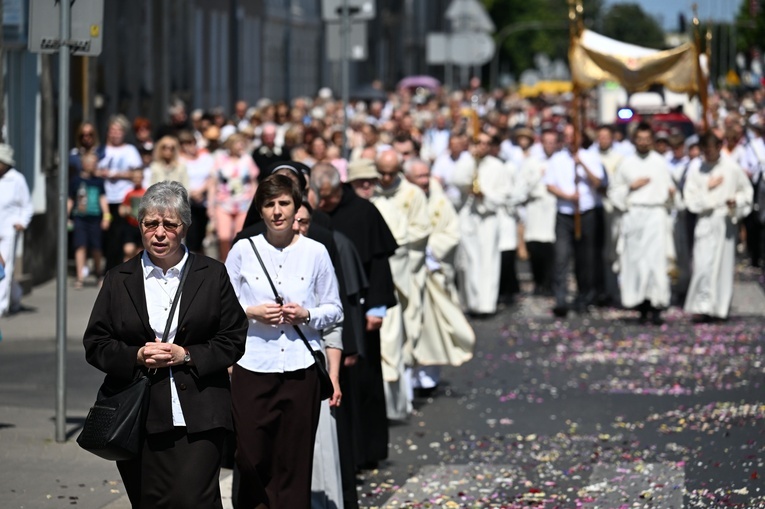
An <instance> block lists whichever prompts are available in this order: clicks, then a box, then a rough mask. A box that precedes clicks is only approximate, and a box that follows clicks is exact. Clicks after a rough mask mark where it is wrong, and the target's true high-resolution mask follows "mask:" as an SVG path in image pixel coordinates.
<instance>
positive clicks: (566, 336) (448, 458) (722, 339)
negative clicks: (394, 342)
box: [360, 290, 765, 509]
mask: <svg viewBox="0 0 765 509" xmlns="http://www.w3.org/2000/svg"><path fill="white" fill-rule="evenodd" d="M758 292H759V293H758ZM752 299H760V300H759V301H758V307H759V310H760V313H759V315H750V316H738V317H733V318H732V319H731V320H729V321H728V322H725V323H719V324H711V325H695V324H692V323H691V322H690V320H689V317H687V316H685V315H683V314H682V313H681V312H680V311H679V310H671V311H670V312H668V313H667V317H666V323H665V325H663V326H661V327H655V326H645V325H639V324H638V323H637V322H636V320H635V315H634V314H633V313H631V312H628V311H618V310H605V311H599V310H596V311H594V312H593V313H592V314H591V315H590V316H586V317H574V316H572V317H570V318H569V319H568V320H562V321H561V320H554V319H553V318H551V317H550V315H549V311H548V309H549V308H548V305H549V304H550V303H549V302H547V301H545V300H543V299H536V298H527V299H525V300H524V301H523V302H522V303H521V305H519V306H516V307H515V308H514V309H511V310H509V311H505V312H502V313H500V314H499V315H497V316H496V317H494V318H492V319H490V320H486V321H482V322H474V325H475V329H476V332H477V336H478V338H479V339H478V344H477V349H476V354H475V357H474V359H473V360H472V361H470V362H469V363H467V364H466V365H464V366H462V367H460V368H450V369H447V370H446V371H445V373H444V384H443V387H442V388H441V389H440V390H439V391H438V392H437V394H436V395H435V396H434V397H432V398H429V399H427V400H418V401H417V405H416V406H417V411H416V413H415V415H413V416H412V417H411V419H410V420H409V421H408V422H406V423H402V424H399V425H396V426H393V427H392V428H391V448H390V457H389V460H388V461H386V462H384V463H383V464H381V465H380V468H379V469H378V470H374V471H369V472H366V473H365V474H364V476H363V477H364V483H363V484H362V485H361V486H360V495H361V503H362V505H363V506H364V507H454V508H457V507H505V508H515V507H518V508H520V507H544V508H553V507H561V508H563V507H585V508H592V509H594V508H636V507H641V508H642V507H645V508H649V507H650V508H673V507H677V508H679V507H709V508H713V507H714V508H718V507H740V508H754V507H765V485H764V484H763V480H762V476H765V455H763V447H765V437H764V436H763V433H764V432H765V426H763V418H764V417H765V398H763V382H765V369H764V366H763V360H764V359H763V355H762V353H763V348H764V347H765V332H763V319H762V312H764V311H765V306H763V301H762V300H761V299H762V293H761V290H758V291H753V293H752V295H751V296H749V297H747V300H749V301H750V303H751V300H752ZM753 309H757V307H754V308H753Z"/></svg>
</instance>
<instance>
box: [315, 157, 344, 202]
mask: <svg viewBox="0 0 765 509" xmlns="http://www.w3.org/2000/svg"><path fill="white" fill-rule="evenodd" d="M342 183H343V181H342V180H341V179H340V172H339V171H337V168H335V167H334V166H332V165H331V164H329V163H317V164H316V165H314V167H313V168H311V189H313V190H314V192H315V193H316V194H317V195H318V194H319V190H321V188H322V187H323V186H325V185H327V184H329V187H330V188H332V189H337V188H338V187H340V185H341V184H342Z"/></svg>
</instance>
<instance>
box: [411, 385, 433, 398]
mask: <svg viewBox="0 0 765 509" xmlns="http://www.w3.org/2000/svg"><path fill="white" fill-rule="evenodd" d="M437 390H438V386H436V387H428V388H427V389H426V388H424V387H418V388H416V389H414V397H415V398H422V399H427V398H430V397H432V396H433V395H434V394H435V393H436V391H437Z"/></svg>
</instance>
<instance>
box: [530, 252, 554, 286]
mask: <svg viewBox="0 0 765 509" xmlns="http://www.w3.org/2000/svg"><path fill="white" fill-rule="evenodd" d="M526 249H528V251H529V264H530V265H531V275H532V277H533V278H534V291H535V292H536V293H541V294H552V289H553V273H554V271H555V244H554V243H552V242H536V241H530V242H526Z"/></svg>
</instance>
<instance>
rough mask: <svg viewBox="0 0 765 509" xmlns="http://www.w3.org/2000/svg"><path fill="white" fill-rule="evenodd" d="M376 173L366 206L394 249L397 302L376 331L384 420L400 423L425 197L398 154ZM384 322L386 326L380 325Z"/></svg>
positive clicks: (406, 401)
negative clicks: (382, 223) (391, 238)
mask: <svg viewBox="0 0 765 509" xmlns="http://www.w3.org/2000/svg"><path fill="white" fill-rule="evenodd" d="M375 164H376V168H377V172H378V174H379V175H380V178H379V181H378V184H377V185H376V186H375V190H374V195H373V197H372V200H371V201H372V203H374V205H375V206H376V207H377V209H378V210H379V211H380V213H381V214H382V216H383V218H384V219H385V222H386V223H387V224H388V227H389V228H390V230H391V232H392V233H393V236H394V237H395V239H396V242H397V243H398V245H399V248H398V249H397V250H396V252H395V254H394V255H393V256H392V257H390V258H389V261H390V265H391V273H392V275H393V283H394V285H395V286H396V293H397V295H398V299H399V305H398V306H396V307H397V308H399V309H398V310H397V309H394V310H392V311H391V310H389V314H390V316H388V314H386V319H385V320H383V326H382V328H381V329H380V346H381V351H382V362H383V380H384V381H385V391H386V392H385V394H386V402H387V408H388V418H389V419H395V420H403V419H405V418H406V417H407V416H408V415H409V414H410V413H411V411H412V399H413V393H412V387H411V383H410V381H411V367H412V365H413V364H414V359H413V357H412V350H413V348H414V345H415V344H416V342H417V341H418V339H419V337H420V335H421V333H422V319H423V315H422V310H423V307H422V299H423V293H424V291H425V278H426V276H427V272H426V268H425V248H426V246H427V242H428V235H429V234H430V220H429V219H428V204H427V198H426V197H425V193H423V192H422V190H420V188H418V187H417V186H415V185H413V184H411V183H410V182H409V181H407V180H406V179H405V178H404V176H403V174H402V173H401V169H402V168H401V159H400V157H399V155H398V154H397V153H396V152H394V151H392V150H386V151H384V152H381V153H380V155H379V156H378V157H377V160H376V161H375ZM386 322H388V325H386Z"/></svg>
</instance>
